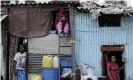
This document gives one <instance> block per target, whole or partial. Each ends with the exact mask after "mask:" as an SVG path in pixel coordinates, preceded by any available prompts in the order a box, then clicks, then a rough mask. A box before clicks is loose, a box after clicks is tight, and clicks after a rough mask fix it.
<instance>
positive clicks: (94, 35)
mask: <svg viewBox="0 0 133 80" xmlns="http://www.w3.org/2000/svg"><path fill="white" fill-rule="evenodd" d="M75 26H76V47H75V48H76V63H77V64H78V65H80V64H81V63H87V64H89V65H91V66H93V67H95V68H96V75H97V76H101V75H102V72H101V71H102V66H101V58H102V52H101V50H100V48H101V46H102V45H124V46H125V52H124V56H125V58H126V61H127V63H126V70H125V71H126V73H125V74H126V80H129V78H130V79H131V80H133V76H132V74H133V68H132V67H133V62H132V59H133V37H132V36H133V17H122V19H121V27H99V24H98V20H93V19H92V17H91V16H90V15H89V14H88V13H81V12H78V13H77V15H76V17H75Z"/></svg>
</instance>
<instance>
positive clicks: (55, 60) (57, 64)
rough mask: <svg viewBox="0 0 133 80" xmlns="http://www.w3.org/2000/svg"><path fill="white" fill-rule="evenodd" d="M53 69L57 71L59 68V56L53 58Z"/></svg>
mask: <svg viewBox="0 0 133 80" xmlns="http://www.w3.org/2000/svg"><path fill="white" fill-rule="evenodd" d="M53 68H55V69H58V68H59V58H58V57H57V56H55V57H54V58H53Z"/></svg>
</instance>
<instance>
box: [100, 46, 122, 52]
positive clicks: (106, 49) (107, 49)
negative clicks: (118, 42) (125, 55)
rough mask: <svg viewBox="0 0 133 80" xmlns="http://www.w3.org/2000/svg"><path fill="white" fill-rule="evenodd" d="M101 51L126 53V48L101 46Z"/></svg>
mask: <svg viewBox="0 0 133 80" xmlns="http://www.w3.org/2000/svg"><path fill="white" fill-rule="evenodd" d="M101 51H124V46H101Z"/></svg>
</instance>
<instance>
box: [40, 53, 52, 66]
mask: <svg viewBox="0 0 133 80" xmlns="http://www.w3.org/2000/svg"><path fill="white" fill-rule="evenodd" d="M52 66H53V58H52V56H51V55H48V56H43V59H42V68H52Z"/></svg>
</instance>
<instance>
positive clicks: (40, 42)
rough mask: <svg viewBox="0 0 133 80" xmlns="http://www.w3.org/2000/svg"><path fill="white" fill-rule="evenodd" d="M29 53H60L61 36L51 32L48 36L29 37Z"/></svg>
mask: <svg viewBox="0 0 133 80" xmlns="http://www.w3.org/2000/svg"><path fill="white" fill-rule="evenodd" d="M28 49H29V53H36V54H37V53H42V54H58V52H59V37H58V36H57V35H56V34H49V35H48V36H46V37H39V38H30V39H28Z"/></svg>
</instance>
